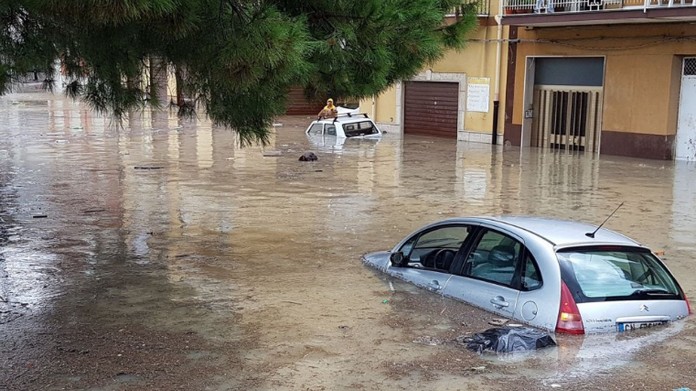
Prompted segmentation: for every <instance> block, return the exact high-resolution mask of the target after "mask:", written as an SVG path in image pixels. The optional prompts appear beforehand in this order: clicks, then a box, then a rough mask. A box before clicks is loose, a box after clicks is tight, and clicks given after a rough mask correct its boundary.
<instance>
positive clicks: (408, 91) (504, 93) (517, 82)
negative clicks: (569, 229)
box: [361, 0, 696, 160]
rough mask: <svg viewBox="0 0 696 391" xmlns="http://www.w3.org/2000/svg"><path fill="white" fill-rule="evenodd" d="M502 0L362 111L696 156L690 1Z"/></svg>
mask: <svg viewBox="0 0 696 391" xmlns="http://www.w3.org/2000/svg"><path fill="white" fill-rule="evenodd" d="M501 1H502V2H501V3H498V2H497V1H496V0H493V1H492V2H491V3H490V7H489V6H488V4H482V7H483V8H482V11H481V12H480V15H479V22H480V23H479V28H478V30H477V31H476V32H474V33H473V34H472V35H471V36H470V41H469V43H468V45H467V47H466V48H465V49H464V50H462V51H459V52H454V51H453V52H450V53H448V54H447V55H446V56H445V57H444V58H443V59H441V60H440V61H438V62H437V63H436V64H432V65H431V66H429V67H428V68H426V69H424V70H423V71H422V72H421V73H420V74H419V75H417V76H416V77H414V78H413V79H412V80H404V81H402V82H401V83H398V84H396V85H395V86H394V87H393V88H391V89H390V90H388V91H386V92H385V93H383V94H381V95H379V96H376V97H374V98H373V99H371V100H370V99H368V100H365V101H363V102H362V103H361V109H362V111H365V112H367V113H371V114H372V115H373V117H374V118H375V119H376V120H377V121H378V122H379V123H381V124H383V126H384V127H385V128H387V129H391V130H392V131H394V132H397V133H401V134H431V135H440V136H445V137H451V138H453V139H454V138H456V139H458V140H466V141H474V142H484V143H494V144H499V143H505V144H508V145H514V146H521V147H537V148H553V149H560V150H568V151H584V152H586V153H596V154H609V155H623V156H632V157H642V158H651V159H665V160H673V159H678V160H696V104H694V102H696V24H693V23H694V22H696V0H683V1H681V2H674V0H672V1H670V0H664V1H660V0H644V1H638V0H501Z"/></svg>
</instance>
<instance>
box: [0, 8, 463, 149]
mask: <svg viewBox="0 0 696 391" xmlns="http://www.w3.org/2000/svg"><path fill="white" fill-rule="evenodd" d="M454 12H456V13H457V17H456V20H455V22H454V23H447V24H446V23H444V21H445V15H449V14H452V13H454ZM0 23H1V24H0V26H3V27H0V29H1V30H0V89H1V90H0V92H7V91H8V90H10V88H11V86H12V85H13V82H15V81H16V80H17V78H18V77H20V76H21V75H23V74H25V73H27V72H30V71H37V70H38V71H42V72H44V73H46V74H51V72H52V64H53V63H54V62H55V61H56V60H59V61H60V63H61V67H62V71H63V72H64V73H65V74H66V75H67V76H68V78H69V79H70V80H71V83H70V84H69V85H68V87H67V88H66V92H67V93H68V94H69V95H71V96H73V97H76V98H78V97H79V98H82V99H85V100H86V101H87V102H89V103H90V104H91V105H92V107H94V108H95V109H96V110H99V111H103V112H109V113H111V114H114V115H116V116H117V117H120V116H122V115H124V114H125V113H127V112H128V111H129V110H133V109H138V108H143V107H145V106H146V104H147V103H149V104H155V105H157V104H160V105H164V104H167V103H169V102H157V101H156V100H154V101H153V100H152V99H153V98H155V97H154V96H151V95H149V94H148V91H144V90H143V88H144V87H143V84H144V83H141V82H140V81H141V80H142V75H143V69H144V68H146V67H147V66H148V64H149V63H150V60H151V59H153V58H156V59H158V61H163V62H164V63H166V64H169V65H170V66H172V67H175V68H176V69H177V74H178V75H179V76H180V77H179V82H180V83H181V85H180V88H181V91H183V93H184V95H185V96H187V97H188V99H187V101H186V104H185V105H183V106H182V110H181V112H182V113H186V112H188V113H190V110H186V109H187V108H188V109H190V108H192V107H202V108H203V110H205V112H206V114H207V115H209V116H210V118H211V119H212V120H213V121H214V122H215V123H217V124H221V125H225V126H229V127H231V128H233V129H234V130H236V131H237V132H238V133H239V135H240V140H241V141H242V144H248V143H255V142H260V143H265V142H266V141H267V138H268V134H269V133H268V132H269V130H268V129H269V125H270V124H271V122H272V120H273V118H274V117H275V116H277V115H279V114H282V113H283V112H284V111H285V107H286V104H287V102H286V95H287V91H288V90H289V88H290V87H291V86H296V85H300V86H303V87H304V89H305V92H306V95H307V96H308V97H310V98H319V99H324V98H326V97H329V96H332V97H334V98H338V99H347V98H353V99H359V98H362V97H366V96H370V95H373V94H377V93H379V92H381V91H383V90H384V89H386V88H387V87H389V86H390V85H392V84H393V83H394V82H396V81H398V80H400V79H404V78H409V77H411V76H413V75H415V74H416V73H418V72H419V70H420V69H422V68H423V66H425V65H426V64H428V63H432V62H434V61H436V60H437V59H438V58H440V57H441V56H442V55H443V54H444V52H445V51H446V50H447V49H459V48H461V47H462V46H463V45H464V43H465V35H466V33H467V32H469V31H470V30H472V29H473V28H475V26H476V16H475V11H474V8H473V7H471V6H465V5H462V4H461V1H457V0H303V1H299V0H3V1H2V2H0Z"/></svg>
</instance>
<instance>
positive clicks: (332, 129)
mask: <svg viewBox="0 0 696 391" xmlns="http://www.w3.org/2000/svg"><path fill="white" fill-rule="evenodd" d="M326 134H327V135H329V136H335V135H336V126H335V125H326Z"/></svg>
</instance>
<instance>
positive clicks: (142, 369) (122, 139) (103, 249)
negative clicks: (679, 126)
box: [0, 93, 696, 390]
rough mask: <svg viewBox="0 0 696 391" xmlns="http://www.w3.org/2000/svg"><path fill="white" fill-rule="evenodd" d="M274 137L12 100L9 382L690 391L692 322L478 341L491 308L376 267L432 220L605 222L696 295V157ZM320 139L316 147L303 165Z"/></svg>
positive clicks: (0, 361)
mask: <svg viewBox="0 0 696 391" xmlns="http://www.w3.org/2000/svg"><path fill="white" fill-rule="evenodd" d="M310 120H311V119H310V118H308V117H281V118H278V120H277V122H278V123H277V124H276V125H277V126H275V131H274V135H273V136H272V139H271V144H270V145H268V146H266V147H258V146H255V147H247V148H243V149H240V148H239V147H238V146H237V139H236V136H235V134H234V133H233V132H231V131H227V130H223V129H216V128H214V127H212V126H211V125H210V123H209V122H207V121H204V120H202V119H201V120H198V121H195V120H194V121H180V120H178V119H177V118H176V117H175V116H174V115H173V114H172V115H170V114H169V113H145V114H142V115H139V114H135V115H133V116H132V118H131V120H130V121H125V122H124V123H123V126H122V127H119V126H118V124H117V123H113V122H112V120H110V119H109V118H104V117H100V116H98V115H96V114H94V113H92V112H91V111H90V110H89V109H88V108H87V107H86V106H85V105H83V104H80V103H73V102H71V101H69V100H67V99H63V98H62V97H58V96H51V95H44V94H39V93H35V94H15V95H7V96H3V97H0V335H1V336H2V338H1V339H0V390H5V389H7V390H36V389H42V390H61V389H90V390H143V389H162V390H171V389H186V390H204V389H205V390H238V389H244V390H268V389H273V390H336V389H357V390H382V389H395V390H399V389H403V390H407V389H408V390H417V389H432V390H462V389H468V390H531V389H540V390H543V389H562V390H595V389H606V390H625V389H633V390H672V389H674V388H679V387H691V388H692V389H696V370H695V369H694V365H693V363H694V361H696V320H694V317H693V316H691V317H689V318H688V319H687V320H685V321H681V322H675V323H674V324H672V325H670V326H668V327H664V328H659V329H654V330H649V331H641V332H636V333H630V334H622V335H601V336H589V337H585V338H582V337H567V336H566V337H563V336H561V337H559V338H558V344H559V346H558V347H557V348H550V349H546V350H544V351H539V352H535V353H530V354H527V355H523V356H508V357H496V356H491V355H483V356H479V355H477V354H475V353H472V352H470V351H468V350H466V349H465V348H464V347H463V346H461V345H459V344H457V343H456V337H458V336H461V335H465V334H470V333H475V332H480V331H483V330H485V329H486V328H489V327H492V326H490V325H489V324H488V323H487V322H488V321H489V320H491V319H492V318H493V317H494V316H493V315H490V314H488V313H486V312H483V311H480V310H477V309H474V308H471V307H469V306H466V305H464V304H461V303H457V302H454V301H452V300H448V299H443V298H441V297H439V296H436V295H434V294H431V293H429V292H425V291H422V290H419V289H417V288H412V287H411V286H409V285H406V284H404V283H401V282H399V281H390V280H388V279H386V278H385V277H384V276H382V275H380V274H378V273H377V272H374V271H373V270H371V269H368V268H367V267H365V266H363V265H362V263H361V262H360V257H361V255H362V254H364V253H366V252H370V251H375V250H384V249H389V248H391V247H392V246H393V245H394V244H395V243H396V242H398V241H399V240H400V239H402V238H403V237H404V236H405V235H407V234H408V233H410V232H412V231H413V230H415V229H416V228H418V227H420V226H421V225H423V224H425V223H429V222H432V221H434V220H438V219H441V218H446V217H453V216H465V215H491V214H493V215H499V214H523V215H534V216H549V217H561V218H569V219H576V220H582V221H586V222H592V223H596V224H599V223H601V222H602V221H603V220H604V219H605V218H606V217H607V216H608V215H609V214H610V213H611V212H612V211H613V210H614V209H615V208H616V207H617V206H618V205H619V204H620V203H621V202H625V204H624V206H623V207H622V208H621V209H619V211H618V212H617V213H616V214H615V215H614V217H613V218H612V219H610V220H609V221H608V222H607V223H606V227H608V228H611V229H615V230H618V231H620V232H622V233H624V234H627V235H628V236H631V237H633V238H634V239H637V240H638V241H641V242H642V243H644V244H646V245H647V246H649V247H651V248H653V249H655V250H656V251H659V252H664V256H663V258H664V260H665V263H666V264H667V266H668V267H669V268H670V270H671V271H672V272H673V273H674V275H675V276H676V278H677V279H678V280H679V282H680V283H681V284H682V287H683V288H684V290H685V293H686V295H687V296H688V297H689V298H691V302H692V306H693V305H694V302H695V301H696V273H694V272H693V270H694V268H695V267H696V260H695V259H694V256H695V255H696V240H694V232H696V166H695V165H693V164H686V163H679V162H677V163H675V162H666V161H652V160H639V159H628V158H621V157H611V156H603V157H602V158H598V157H595V156H588V155H583V154H572V153H570V154H569V153H566V152H544V151H539V150H536V149H523V150H520V149H519V148H505V149H504V148H503V147H502V146H491V145H485V144H469V143H463V142H460V143H457V142H455V141H454V140H447V139H436V138H427V137H406V138H400V137H398V136H397V135H394V134H386V135H385V137H384V138H383V139H382V140H379V141H369V140H347V141H346V142H345V143H344V144H341V143H339V142H337V141H336V140H335V139H333V140H332V139H308V138H307V137H306V136H305V134H304V128H305V127H306V125H307V124H308V123H309V121H310ZM307 151H313V152H315V153H316V154H317V156H318V157H319V160H318V161H316V162H299V161H298V157H299V156H300V155H302V154H303V153H304V152H307Z"/></svg>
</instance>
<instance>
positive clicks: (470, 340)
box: [457, 327, 556, 353]
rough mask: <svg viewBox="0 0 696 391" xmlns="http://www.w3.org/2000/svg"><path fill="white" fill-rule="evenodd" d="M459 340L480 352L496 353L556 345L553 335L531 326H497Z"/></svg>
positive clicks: (523, 350) (467, 346)
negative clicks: (489, 351)
mask: <svg viewBox="0 0 696 391" xmlns="http://www.w3.org/2000/svg"><path fill="white" fill-rule="evenodd" d="M457 340H458V342H459V343H461V344H464V345H466V348H467V349H469V350H473V351H475V352H478V353H482V352H483V351H484V350H491V351H493V352H496V353H509V352H525V351H528V350H536V349H539V348H544V347H547V346H555V345H556V341H554V340H553V338H552V337H551V335H549V334H548V333H546V332H543V331H540V330H537V329H533V328H531V327H497V328H493V329H488V330H486V331H484V332H482V333H476V334H474V335H472V336H471V337H465V338H461V337H460V338H458V339H457Z"/></svg>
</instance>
